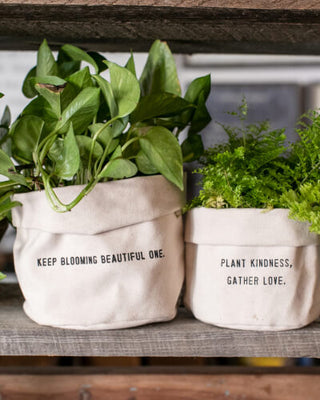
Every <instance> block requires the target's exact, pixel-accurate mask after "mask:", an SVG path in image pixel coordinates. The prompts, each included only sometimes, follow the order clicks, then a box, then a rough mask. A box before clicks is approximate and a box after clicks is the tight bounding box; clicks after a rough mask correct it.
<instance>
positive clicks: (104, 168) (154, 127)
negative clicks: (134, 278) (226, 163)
mask: <svg viewBox="0 0 320 400" xmlns="http://www.w3.org/2000/svg"><path fill="white" fill-rule="evenodd" d="M210 88H211V82H210V76H205V77H202V78H198V79H196V80H195V81H193V82H192V83H191V84H190V86H189V88H188V90H187V92H186V94H185V96H184V97H182V95H181V88H180V83H179V79H178V75H177V70H176V65H175V60H174V57H173V55H172V54H171V51H170V49H169V47H168V45H167V44H166V43H164V42H161V41H159V40H156V41H155V42H154V43H153V45H152V47H151V49H150V52H149V55H148V58H147V61H146V64H145V66H144V69H143V72H142V74H141V77H140V78H139V79H138V78H137V76H136V68H135V63H134V58H133V55H131V56H130V58H129V60H128V62H127V64H126V65H125V66H120V65H117V64H115V63H113V62H111V61H110V60H106V59H105V58H104V57H103V56H102V55H100V54H98V53H95V52H86V51H84V50H82V49H80V48H78V47H75V46H72V45H69V44H66V45H64V46H62V47H61V49H60V50H59V52H58V55H57V57H56V58H55V57H54V55H53V53H52V51H51V49H50V47H49V46H48V43H47V41H46V40H44V41H43V42H42V44H41V46H40V48H39V50H38V54H37V65H36V66H35V67H34V68H32V69H31V70H30V71H29V73H28V74H27V76H26V78H25V80H24V83H23V87H22V91H23V93H24V95H25V96H26V97H28V98H30V102H29V104H28V105H27V106H26V107H25V108H24V109H23V110H22V112H21V114H20V115H19V117H18V119H17V120H16V121H15V122H14V123H13V124H12V125H11V128H10V130H9V132H8V130H6V132H5V135H4V139H3V141H2V142H1V144H3V145H4V144H5V146H2V147H1V150H0V173H1V174H2V175H4V176H6V177H8V178H9V180H10V182H12V183H13V184H15V185H18V188H16V187H15V186H14V190H15V191H30V190H39V189H42V188H44V190H45V191H46V194H47V197H48V199H49V201H50V204H51V206H52V207H53V208H54V209H55V210H56V211H58V212H64V211H68V210H71V209H72V208H73V207H74V206H75V205H76V204H77V203H78V202H79V201H80V200H81V199H82V198H83V197H84V196H85V195H86V194H88V193H89V192H90V191H91V190H92V189H93V187H94V186H95V185H96V183H97V182H100V181H107V180H112V179H123V178H130V177H132V176H135V175H151V174H158V173H160V174H162V175H163V176H164V177H166V178H167V179H168V180H169V181H171V182H172V183H173V184H175V185H176V186H177V187H179V188H180V189H181V190H182V189H183V160H193V159H194V158H195V157H196V156H197V157H198V156H199V155H200V154H201V153H202V152H203V146H202V140H201V137H200V135H199V132H200V131H201V130H202V129H203V127H204V126H206V125H207V123H208V122H209V121H210V116H209V114H208V111H207V109H206V106H205V102H206V99H207V98H208V95H209V92H210ZM186 127H188V134H187V138H186V140H185V141H184V143H183V144H182V146H180V144H179V142H178V137H179V134H180V132H181V131H182V130H183V129H184V128H186ZM0 132H1V131H0ZM1 140H2V139H1ZM11 159H13V160H14V164H13V162H12V161H11ZM15 165H16V166H17V167H16V166H15ZM74 184H83V185H85V187H84V189H83V190H82V192H81V193H80V194H79V195H78V196H77V197H76V198H75V199H74V200H73V201H72V202H71V203H69V204H63V203H62V202H61V201H60V199H59V198H58V197H57V195H56V193H55V191H54V188H55V187H59V186H68V185H74Z"/></svg>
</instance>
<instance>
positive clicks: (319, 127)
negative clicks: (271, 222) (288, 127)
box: [281, 111, 320, 234]
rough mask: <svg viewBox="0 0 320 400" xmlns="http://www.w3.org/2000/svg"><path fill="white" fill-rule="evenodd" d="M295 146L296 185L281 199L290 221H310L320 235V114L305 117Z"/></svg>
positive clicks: (310, 113) (314, 113)
mask: <svg viewBox="0 0 320 400" xmlns="http://www.w3.org/2000/svg"><path fill="white" fill-rule="evenodd" d="M299 126H300V127H299V129H297V133H298V135H299V137H300V140H299V141H298V142H296V143H294V144H293V145H292V149H291V153H290V158H289V162H290V163H291V165H293V166H294V167H293V168H292V172H293V180H294V184H293V185H292V188H291V190H289V191H287V192H285V193H284V194H283V195H282V196H281V203H282V205H283V206H284V207H286V208H289V210H290V214H289V216H290V218H293V219H295V220H298V221H304V222H308V223H309V224H310V231H311V232H316V233H319V234H320V114H319V112H317V111H311V112H309V113H308V114H305V115H303V116H302V118H301V120H300V122H299Z"/></svg>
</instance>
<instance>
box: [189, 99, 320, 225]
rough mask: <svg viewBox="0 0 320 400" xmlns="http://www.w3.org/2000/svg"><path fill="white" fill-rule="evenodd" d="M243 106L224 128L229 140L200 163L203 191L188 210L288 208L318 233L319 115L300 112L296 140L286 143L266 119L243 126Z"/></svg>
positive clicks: (244, 106) (319, 206)
mask: <svg viewBox="0 0 320 400" xmlns="http://www.w3.org/2000/svg"><path fill="white" fill-rule="evenodd" d="M246 113H247V106H246V104H245V102H243V104H242V105H241V107H240V109H239V112H238V113H232V115H234V116H236V117H237V118H238V119H239V120H240V124H239V125H238V126H237V127H235V128H233V127H231V126H223V128H224V130H225V132H226V133H227V135H228V142H227V143H225V144H222V145H217V146H215V147H213V148H211V149H209V150H208V151H207V152H206V153H205V155H204V157H203V158H202V160H201V162H202V164H203V167H202V168H200V169H199V170H198V171H196V172H197V173H200V174H202V176H203V177H202V185H203V189H202V190H201V191H200V194H199V196H198V197H197V198H195V199H194V200H193V201H192V203H191V204H190V205H189V206H188V208H192V207H197V206H203V207H210V208H228V207H231V208H240V207H241V208H274V207H275V208H280V207H281V208H289V210H290V214H289V215H290V217H291V218H293V219H295V220H298V221H304V222H308V223H309V224H310V230H311V231H313V232H317V233H320V175H319V172H320V115H319V114H318V113H316V112H312V113H310V114H309V115H307V116H306V115H304V116H303V120H301V121H300V124H299V126H300V128H299V129H297V133H298V135H299V137H300V140H299V141H297V142H296V143H294V144H292V145H290V146H289V147H288V148H287V147H286V146H285V144H284V143H285V139H286V137H285V134H284V130H270V129H269V126H268V124H267V123H266V122H262V123H258V124H251V125H246V124H245V119H246Z"/></svg>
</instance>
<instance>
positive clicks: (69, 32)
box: [0, 0, 320, 54]
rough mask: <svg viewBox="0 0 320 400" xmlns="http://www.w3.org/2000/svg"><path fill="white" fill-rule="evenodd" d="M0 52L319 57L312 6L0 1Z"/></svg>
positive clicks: (163, 0)
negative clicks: (164, 49) (72, 48)
mask: <svg viewBox="0 0 320 400" xmlns="http://www.w3.org/2000/svg"><path fill="white" fill-rule="evenodd" d="M0 18H1V24H0V37H1V38H0V49H36V48H37V47H38V46H39V44H40V42H41V40H42V39H43V38H45V37H46V38H47V39H48V41H49V42H50V43H51V44H55V45H60V44H62V43H73V44H76V45H80V46H83V47H84V48H87V49H97V50H99V51H129V50H130V49H133V50H134V51H146V50H148V48H149V47H150V44H151V43H152V41H153V40H154V39H157V38H159V39H163V40H167V41H168V42H169V44H170V46H171V48H172V50H173V51H174V52H182V53H192V52H197V53H199V52H223V53H279V54H320V3H319V2H316V1H311V0H296V1H288V0H278V1H275V0H270V1H267V0H264V1H261V0H248V1H247V0H227V1H223V0H207V1H203V0H181V1H176V0H113V1H106V0H105V1H104V0H90V1H89V0H70V1H65V0H47V1H45V2H44V1H39V0H21V1H14V0H0Z"/></svg>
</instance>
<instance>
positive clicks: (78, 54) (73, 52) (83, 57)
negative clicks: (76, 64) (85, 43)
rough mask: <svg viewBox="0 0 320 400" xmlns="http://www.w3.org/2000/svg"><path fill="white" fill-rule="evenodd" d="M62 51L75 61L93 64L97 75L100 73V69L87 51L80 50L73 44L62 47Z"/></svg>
mask: <svg viewBox="0 0 320 400" xmlns="http://www.w3.org/2000/svg"><path fill="white" fill-rule="evenodd" d="M61 50H62V51H63V52H64V53H65V54H67V55H68V56H69V57H70V58H71V59H72V60H73V61H86V62H87V63H89V64H91V65H92V66H93V67H94V69H95V71H96V73H97V74H98V73H99V67H98V65H97V63H96V62H95V60H94V59H93V58H92V57H91V56H90V55H89V54H88V53H87V52H85V51H83V50H81V49H79V47H76V46H72V45H71V44H65V45H64V46H62V47H61Z"/></svg>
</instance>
